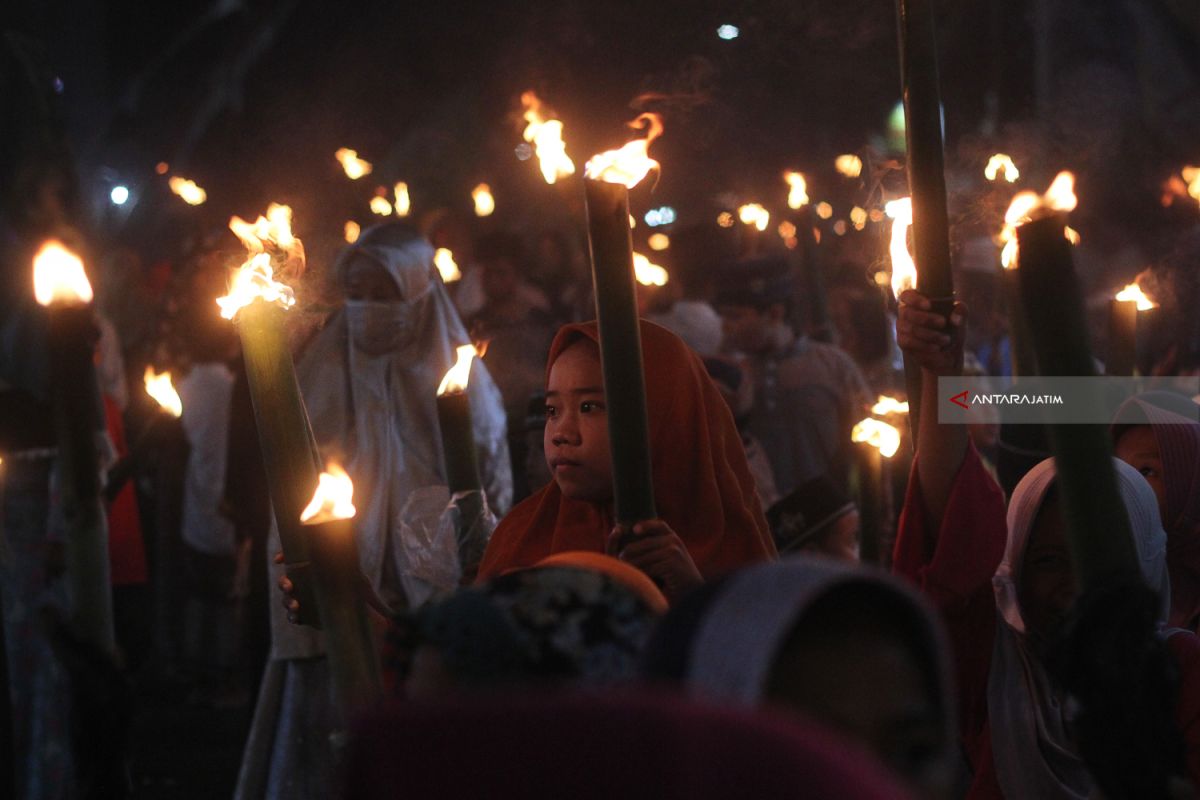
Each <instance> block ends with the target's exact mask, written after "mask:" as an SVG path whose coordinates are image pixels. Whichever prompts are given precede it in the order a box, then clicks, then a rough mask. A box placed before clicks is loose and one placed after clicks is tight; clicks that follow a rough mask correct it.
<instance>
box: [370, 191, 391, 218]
mask: <svg viewBox="0 0 1200 800" xmlns="http://www.w3.org/2000/svg"><path fill="white" fill-rule="evenodd" d="M371 213H373V214H378V215H379V216H381V217H390V216H391V215H392V204H391V203H389V202H388V199H387V198H386V197H384V196H383V195H378V194H377V195H375V196H374V197H372V198H371Z"/></svg>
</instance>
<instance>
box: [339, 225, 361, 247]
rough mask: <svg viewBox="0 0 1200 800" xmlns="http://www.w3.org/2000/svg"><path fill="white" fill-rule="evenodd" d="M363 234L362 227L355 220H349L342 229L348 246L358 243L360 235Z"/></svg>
mask: <svg viewBox="0 0 1200 800" xmlns="http://www.w3.org/2000/svg"><path fill="white" fill-rule="evenodd" d="M361 233H362V226H361V225H359V224H358V223H357V222H355V221H354V220H348V221H347V222H346V224H345V225H344V226H343V228H342V235H343V236H344V237H345V239H346V244H354V243H355V242H357V241H358V237H359V234H361Z"/></svg>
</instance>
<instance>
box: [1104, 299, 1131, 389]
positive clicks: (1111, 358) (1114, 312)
mask: <svg viewBox="0 0 1200 800" xmlns="http://www.w3.org/2000/svg"><path fill="white" fill-rule="evenodd" d="M1137 329H1138V308H1137V303H1135V302H1131V301H1128V300H1109V301H1108V349H1107V351H1106V353H1105V358H1104V374H1105V375H1124V376H1131V375H1133V371H1134V368H1135V367H1137Z"/></svg>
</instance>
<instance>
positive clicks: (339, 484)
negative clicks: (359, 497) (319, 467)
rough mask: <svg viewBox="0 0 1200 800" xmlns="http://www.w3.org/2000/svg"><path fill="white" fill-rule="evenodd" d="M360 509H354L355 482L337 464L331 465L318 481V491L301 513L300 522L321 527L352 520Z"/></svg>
mask: <svg viewBox="0 0 1200 800" xmlns="http://www.w3.org/2000/svg"><path fill="white" fill-rule="evenodd" d="M357 513H358V509H356V508H355V507H354V482H353V481H351V480H350V476H349V475H347V474H346V471H345V470H344V469H342V468H341V467H339V466H338V465H337V464H330V465H329V466H327V467H326V468H325V471H324V472H322V473H321V477H320V478H318V479H317V490H316V491H315V492H313V497H312V500H311V501H309V504H308V506H307V507H306V508H305V509H304V510H303V511H301V512H300V521H301V522H303V523H304V524H305V525H320V524H321V523H323V522H332V521H334V520H339V519H352V518H353V517H354V515H355V514H357Z"/></svg>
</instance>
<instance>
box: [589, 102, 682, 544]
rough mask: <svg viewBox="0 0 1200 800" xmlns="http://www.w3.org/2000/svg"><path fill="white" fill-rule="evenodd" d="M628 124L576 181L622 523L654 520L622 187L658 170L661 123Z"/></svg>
mask: <svg viewBox="0 0 1200 800" xmlns="http://www.w3.org/2000/svg"><path fill="white" fill-rule="evenodd" d="M633 126H634V127H645V128H646V131H647V135H646V138H644V139H636V140H634V141H632V142H629V143H627V144H626V145H624V146H623V147H621V148H620V149H618V150H609V151H607V152H604V153H600V154H599V155H596V156H593V157H592V159H591V160H590V161H588V163H587V167H586V169H585V171H584V172H585V179H584V182H583V184H584V200H585V204H586V210H587V222H588V244H589V252H590V255H591V260H592V281H593V285H594V287H595V294H596V318H597V320H598V322H599V327H600V361H601V365H602V369H603V372H604V400H605V403H606V405H607V406H608V438H609V447H610V450H611V452H612V460H613V503H614V509H615V515H616V520H617V522H619V523H623V524H627V525H633V524H634V523H636V522H639V521H641V520H645V519H652V518H654V517H655V516H656V515H657V514H656V511H655V506H654V485H653V477H652V472H651V463H650V427H649V422H648V420H647V416H646V378H645V373H644V370H643V367H642V337H641V330H640V329H639V327H638V315H637V294H636V290H635V287H634V271H633V270H634V265H633V240H632V237H631V236H630V231H629V189H631V188H632V187H634V186H636V185H637V184H638V183H640V182H641V181H642V179H643V178H645V177H646V175H648V174H649V173H650V171H651V170H652V169H657V168H658V162H657V161H654V160H653V159H651V158H650V157H649V155H648V154H647V150H648V148H649V145H650V142H651V141H653V140H654V139H655V138H656V137H657V136H658V135H659V134H660V133H662V122H661V121H660V120H659V118H658V116H657V115H655V114H642V115H641V116H640V117H638V118H637V120H635V121H634V123H633Z"/></svg>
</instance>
